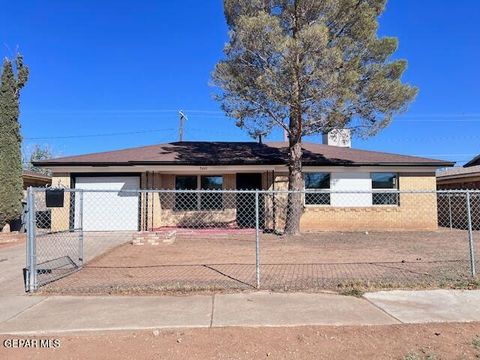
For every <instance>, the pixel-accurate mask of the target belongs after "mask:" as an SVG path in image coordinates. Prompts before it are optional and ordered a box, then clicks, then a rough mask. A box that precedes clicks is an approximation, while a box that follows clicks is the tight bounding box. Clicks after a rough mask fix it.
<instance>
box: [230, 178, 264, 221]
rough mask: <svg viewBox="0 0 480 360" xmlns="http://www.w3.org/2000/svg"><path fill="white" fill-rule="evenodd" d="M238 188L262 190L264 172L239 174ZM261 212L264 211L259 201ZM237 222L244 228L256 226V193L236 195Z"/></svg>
mask: <svg viewBox="0 0 480 360" xmlns="http://www.w3.org/2000/svg"><path fill="white" fill-rule="evenodd" d="M237 189H238V190H261V189H262V174H259V173H253V174H237ZM259 203H260V204H259V205H260V209H259V212H260V214H261V213H263V211H262V209H263V206H262V205H261V204H262V202H261V201H260V202H259ZM236 207H237V224H238V226H240V227H242V228H254V227H255V220H256V219H255V194H248V193H247V194H245V193H239V194H237V196H236Z"/></svg>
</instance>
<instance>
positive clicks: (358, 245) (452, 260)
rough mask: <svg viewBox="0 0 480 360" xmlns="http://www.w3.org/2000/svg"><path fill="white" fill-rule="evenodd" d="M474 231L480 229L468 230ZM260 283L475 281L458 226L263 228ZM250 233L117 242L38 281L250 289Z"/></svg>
mask: <svg viewBox="0 0 480 360" xmlns="http://www.w3.org/2000/svg"><path fill="white" fill-rule="evenodd" d="M475 236H476V238H480V234H479V233H476V234H475ZM260 261H261V266H260V287H261V288H262V289H269V290H279V291H288V290H304V291H305V290H307V291H308V290H312V291H315V290H324V289H328V290H335V291H340V292H348V291H349V290H350V289H353V288H355V289H357V288H358V289H379V288H412V287H413V288H429V287H461V288H464V287H476V286H477V283H476V281H472V279H471V278H470V277H469V246H468V237H467V233H466V232H465V231H459V230H454V231H450V230H439V231H436V232H373V233H337V232H325V233H316V234H305V235H302V236H298V237H294V238H286V237H280V236H276V235H272V234H262V238H261V243H260ZM255 287H256V268H255V240H254V237H253V236H252V235H236V236H235V235H228V236H226V235H225V236H222V235H210V236H208V237H205V235H203V236H198V235H197V236H195V235H190V236H185V235H184V236H177V238H176V240H175V241H174V242H173V243H172V244H166V243H162V242H160V244H159V245H157V246H153V245H148V244H146V245H143V246H138V245H131V244H130V243H126V244H124V245H121V246H118V247H115V248H114V249H112V250H109V251H108V252H106V253H104V254H102V255H100V256H98V257H96V258H95V259H93V260H92V261H90V262H89V263H87V264H86V266H85V267H84V268H83V269H82V270H80V271H78V272H76V273H74V274H72V275H69V276H67V277H64V278H63V279H60V280H58V281H55V282H52V283H50V284H48V285H47V286H45V287H43V288H42V291H43V292H47V293H60V294H132V293H141V294H149V293H155V294H158V293H163V292H176V293H185V292H192V291H196V292H202V291H219V290H253V289H255Z"/></svg>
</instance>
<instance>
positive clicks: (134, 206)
mask: <svg viewBox="0 0 480 360" xmlns="http://www.w3.org/2000/svg"><path fill="white" fill-rule="evenodd" d="M74 179H75V188H76V189H83V190H114V191H109V192H101V191H100V192H89V191H86V192H84V193H83V230H84V231H137V230H138V226H139V225H138V224H139V194H138V193H132V192H125V190H137V189H139V188H140V177H139V176H130V175H129V176H76V177H75V178H74ZM76 196H79V195H78V193H77V194H76ZM75 227H76V228H78V227H80V201H78V200H77V201H75Z"/></svg>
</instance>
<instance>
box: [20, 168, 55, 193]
mask: <svg viewBox="0 0 480 360" xmlns="http://www.w3.org/2000/svg"><path fill="white" fill-rule="evenodd" d="M22 179H23V189H24V190H26V189H27V188H28V187H30V186H33V187H45V186H47V185H50V184H51V183H52V177H51V176H48V175H44V174H41V173H38V172H35V171H31V170H23V171H22Z"/></svg>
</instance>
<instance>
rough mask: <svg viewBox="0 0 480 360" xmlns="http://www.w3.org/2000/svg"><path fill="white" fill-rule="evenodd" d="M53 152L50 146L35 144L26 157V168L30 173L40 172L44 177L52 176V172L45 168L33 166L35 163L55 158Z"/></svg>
mask: <svg viewBox="0 0 480 360" xmlns="http://www.w3.org/2000/svg"><path fill="white" fill-rule="evenodd" d="M53 156H54V155H53V150H52V147H51V146H50V145H43V146H42V145H39V144H35V145H34V146H33V149H32V150H31V151H30V152H29V154H27V155H26V156H25V161H24V163H25V168H26V169H27V170H30V171H34V172H38V173H40V174H43V175H49V176H50V175H51V171H50V170H48V169H44V168H39V167H36V166H35V165H33V163H34V162H35V161H41V160H49V159H51V158H52V157H53Z"/></svg>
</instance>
